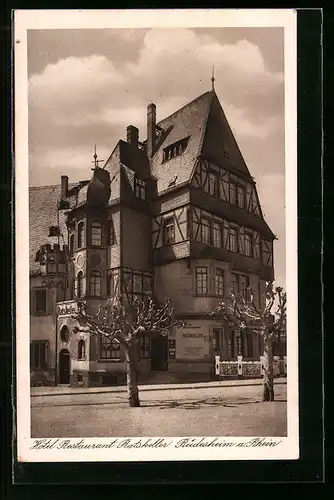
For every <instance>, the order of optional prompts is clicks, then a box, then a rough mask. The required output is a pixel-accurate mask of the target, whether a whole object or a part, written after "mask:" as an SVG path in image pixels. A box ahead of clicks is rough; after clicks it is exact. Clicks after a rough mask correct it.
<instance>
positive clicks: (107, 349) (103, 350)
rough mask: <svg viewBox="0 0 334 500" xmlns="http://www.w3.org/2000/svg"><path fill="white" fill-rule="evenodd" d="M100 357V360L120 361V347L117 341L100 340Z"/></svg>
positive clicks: (102, 338)
mask: <svg viewBox="0 0 334 500" xmlns="http://www.w3.org/2000/svg"><path fill="white" fill-rule="evenodd" d="M100 357H101V359H112V360H116V359H120V358H121V345H120V343H119V342H117V340H115V339H112V340H110V339H109V338H106V337H101V339H100Z"/></svg>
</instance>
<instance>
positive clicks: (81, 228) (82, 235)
mask: <svg viewBox="0 0 334 500" xmlns="http://www.w3.org/2000/svg"><path fill="white" fill-rule="evenodd" d="M84 240H85V225H84V223H83V222H79V224H78V248H81V247H83V246H84Z"/></svg>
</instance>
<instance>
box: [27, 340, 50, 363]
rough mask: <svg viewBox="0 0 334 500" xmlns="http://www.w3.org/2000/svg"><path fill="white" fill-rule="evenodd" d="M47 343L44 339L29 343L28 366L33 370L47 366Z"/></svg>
mask: <svg viewBox="0 0 334 500" xmlns="http://www.w3.org/2000/svg"><path fill="white" fill-rule="evenodd" d="M47 351H48V343H47V342H46V341H41V342H32V343H31V344H30V366H31V368H33V369H35V370H42V369H43V368H46V366H47Z"/></svg>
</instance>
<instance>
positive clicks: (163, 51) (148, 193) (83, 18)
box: [13, 9, 299, 462]
mask: <svg viewBox="0 0 334 500" xmlns="http://www.w3.org/2000/svg"><path fill="white" fill-rule="evenodd" d="M13 45H14V68H15V69H14V78H15V82H14V83H15V85H14V87H15V88H14V98H15V131H14V132H15V193H16V196H15V213H16V223H15V224H16V227H15V231H16V304H17V305H16V345H17V351H16V359H17V363H16V364H17V373H16V386H17V395H16V396H17V408H16V411H17V436H16V439H17V450H18V451H17V460H18V461H19V462H41V461H43V462H82V461H85V462H87V461H88V462H99V461H104V462H106V461H107V462H122V461H124V462H128V461H132V462H133V461H159V460H163V461H166V460H167V461H180V460H190V461H191V460H259V459H261V460H263V459H266V460H273V459H298V457H299V430H298V428H299V421H298V322H297V313H298V291H297V85H296V80H297V77H296V74H297V69H296V67H297V47H296V12H295V11H293V10H288V9H287V10H284V9H279V10H260V9H259V10H257V9H252V10H243V9H238V10H221V9H212V10H211V9H208V10H206V9H198V10H196V9H194V10H181V9H176V10H159V9H156V10H80V11H79V10H66V11H63V10H29V11H28V10H27V11H25V10H16V11H15V13H14V39H13Z"/></svg>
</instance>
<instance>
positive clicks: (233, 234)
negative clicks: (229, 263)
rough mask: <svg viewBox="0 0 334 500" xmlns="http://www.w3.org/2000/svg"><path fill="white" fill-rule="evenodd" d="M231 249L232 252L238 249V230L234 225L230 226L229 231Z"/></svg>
mask: <svg viewBox="0 0 334 500" xmlns="http://www.w3.org/2000/svg"><path fill="white" fill-rule="evenodd" d="M229 250H230V252H237V251H238V235H237V230H236V229H235V228H233V227H230V231H229Z"/></svg>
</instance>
